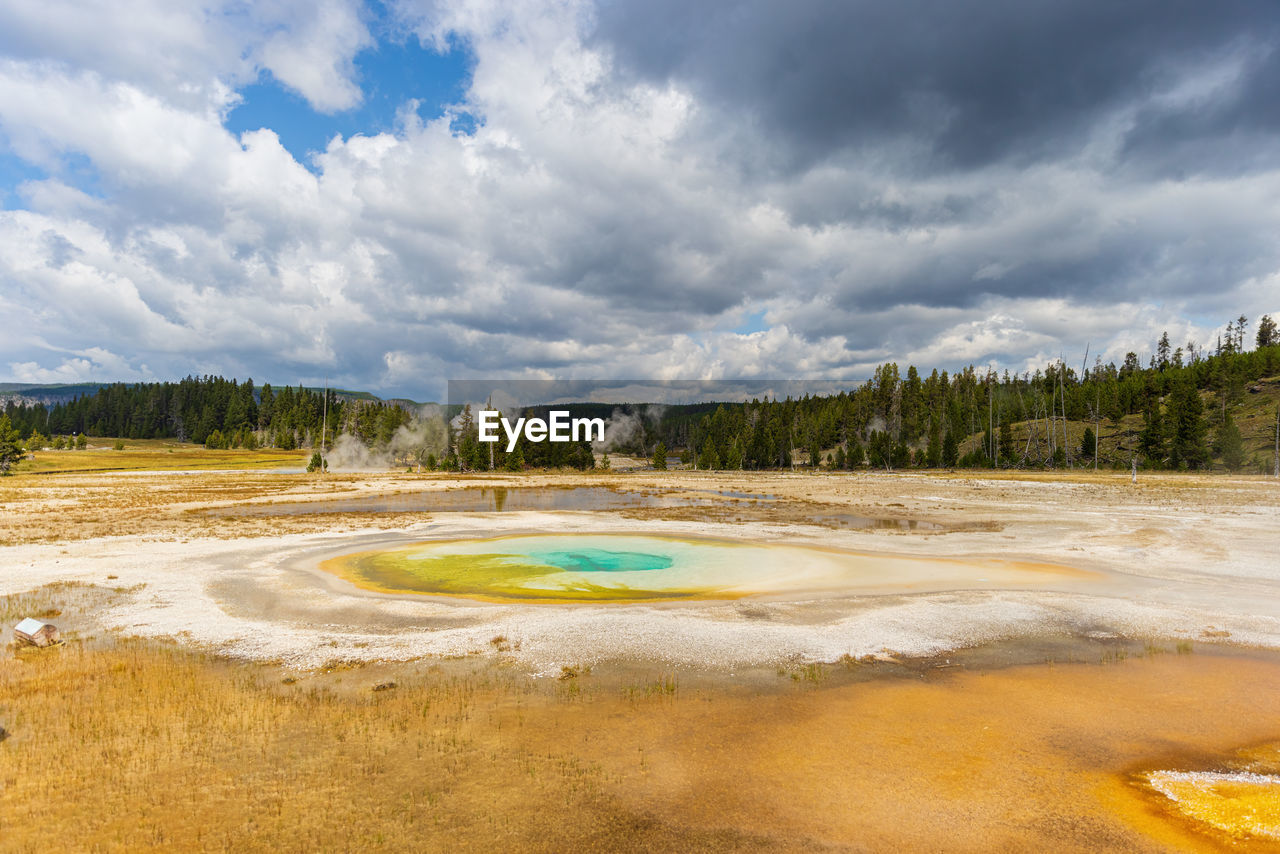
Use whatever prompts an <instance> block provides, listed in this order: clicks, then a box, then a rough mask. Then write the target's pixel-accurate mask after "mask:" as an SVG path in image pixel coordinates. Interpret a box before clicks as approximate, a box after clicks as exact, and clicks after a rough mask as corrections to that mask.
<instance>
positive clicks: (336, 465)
mask: <svg viewBox="0 0 1280 854" xmlns="http://www.w3.org/2000/svg"><path fill="white" fill-rule="evenodd" d="M447 443H448V431H447V430H446V429H445V423H444V414H443V412H442V411H441V409H440V407H439V406H437V405H435V404H431V403H429V404H426V405H425V406H422V407H420V408H419V409H418V411H417V413H416V414H415V416H414V418H413V420H412V421H410V422H409V423H408V424H402V425H400V426H399V427H397V428H396V432H395V435H393V436H392V437H391V441H390V442H389V443H388V444H387V446H386V447H385V448H370V447H369V446H368V445H366V444H365V443H364V442H362V441H360V439H359V438H357V437H356V436H352V435H351V434H349V433H343V434H342V435H340V436H339V437H338V438H337V440H336V441H335V442H334V443H333V449H332V450H330V451H329V453H328V454H327V455H326V459H327V461H328V463H329V470H330V471H386V470H387V469H389V468H391V467H393V466H398V465H414V466H421V465H422V464H423V463H424V462H425V461H426V459H427V455H428V454H434V455H435V456H436V457H442V456H444V453H445V450H446V445H447Z"/></svg>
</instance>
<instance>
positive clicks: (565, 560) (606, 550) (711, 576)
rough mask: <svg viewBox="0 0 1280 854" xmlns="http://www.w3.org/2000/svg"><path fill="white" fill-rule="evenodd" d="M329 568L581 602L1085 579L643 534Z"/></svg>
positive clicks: (435, 551) (465, 548) (383, 580)
mask: <svg viewBox="0 0 1280 854" xmlns="http://www.w3.org/2000/svg"><path fill="white" fill-rule="evenodd" d="M322 566H323V568H324V569H326V570H328V571H330V572H333V573H335V574H337V575H339V576H342V577H343V578H346V579H347V580H348V581H351V582H352V583H354V584H356V585H358V586H361V587H365V588H368V589H372V590H378V591H382V592H389V593H424V594H435V595H446V596H465V597H470V598H478V599H487V600H535V601H569V602H583V601H595V602H607V601H636V600H661V599H690V598H694V599H712V598H723V599H734V598H739V597H742V596H751V595H757V594H779V593H793V592H818V591H824V592H825V591H849V592H855V591H873V590H875V591H884V592H890V591H904V592H905V591H920V590H930V589H962V588H968V589H972V588H989V587H995V586H1005V585H1018V586H1021V585H1026V584H1039V583H1044V582H1045V581H1046V580H1049V579H1054V578H1056V579H1057V580H1059V581H1060V580H1062V576H1063V574H1064V573H1067V574H1070V573H1072V572H1074V571H1073V570H1067V569H1064V568H1060V567H1047V566H1043V565H1036V564H1020V563H1011V562H1005V561H960V560H945V559H938V558H913V557H899V556H883V555H864V554H857V553H854V552H847V551H841V550H836V549H824V548H819V547H815V546H802V545H774V544H761V543H752V542H743V541H738V540H712V539H693V538H683V537H665V536H653V535H634V534H546V535H517V536H506V537H490V538H484V539H468V540H440V541H432V542H423V543H416V544H413V545H409V546H405V547H401V548H394V549H386V550H379V551H370V552H359V553H356V554H350V555H344V556H342V557H338V558H333V559H331V560H329V561H325V562H324V564H322Z"/></svg>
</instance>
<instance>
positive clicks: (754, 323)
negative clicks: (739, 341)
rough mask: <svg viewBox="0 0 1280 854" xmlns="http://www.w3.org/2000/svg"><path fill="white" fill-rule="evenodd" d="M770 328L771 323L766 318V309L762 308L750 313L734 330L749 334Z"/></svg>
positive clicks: (741, 333) (740, 333)
mask: <svg viewBox="0 0 1280 854" xmlns="http://www.w3.org/2000/svg"><path fill="white" fill-rule="evenodd" d="M768 328H769V324H767V323H765V320H764V311H763V310H761V311H757V312H754V313H752V314H748V315H747V316H746V317H745V318H743V320H742V323H740V324H739V325H738V326H737V327H736V328H735V329H734V330H733V331H734V332H736V333H738V334H739V335H749V334H751V333H752V332H763V331H764V330H765V329H768Z"/></svg>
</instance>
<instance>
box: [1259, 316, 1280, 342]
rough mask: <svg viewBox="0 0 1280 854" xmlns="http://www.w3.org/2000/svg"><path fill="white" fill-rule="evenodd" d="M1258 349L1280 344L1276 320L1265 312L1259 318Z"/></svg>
mask: <svg viewBox="0 0 1280 854" xmlns="http://www.w3.org/2000/svg"><path fill="white" fill-rule="evenodd" d="M1257 344H1258V349H1259V350H1261V349H1262V348H1263V347H1270V346H1272V345H1274V344H1280V335H1277V334H1276V322H1275V321H1274V320H1272V319H1271V315H1269V314H1264V315H1262V317H1261V318H1259V319H1258V338H1257Z"/></svg>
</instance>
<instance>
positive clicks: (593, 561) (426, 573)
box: [325, 536, 710, 601]
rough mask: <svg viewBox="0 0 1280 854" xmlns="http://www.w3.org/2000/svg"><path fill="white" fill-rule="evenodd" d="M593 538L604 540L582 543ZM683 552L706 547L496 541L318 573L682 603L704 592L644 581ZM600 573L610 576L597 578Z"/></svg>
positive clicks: (444, 546) (513, 595)
mask: <svg viewBox="0 0 1280 854" xmlns="http://www.w3.org/2000/svg"><path fill="white" fill-rule="evenodd" d="M593 539H596V540H603V541H605V542H603V543H599V544H592V543H591V542H583V540H593ZM615 539H619V540H626V541H627V542H614V540H615ZM690 548H692V549H693V550H694V551H702V550H703V549H705V548H707V546H706V544H702V543H692V542H689V543H683V542H680V541H675V540H666V539H663V538H658V537H625V538H612V537H599V538H591V537H581V536H575V537H538V536H535V537H502V538H495V539H491V540H482V541H475V540H472V541H463V542H457V541H454V542H448V543H427V544H421V545H417V546H413V547H410V548H403V549H393V550H389V551H377V552H363V553H360V554H355V555H348V556H346V557H343V558H337V559H335V560H334V561H327V562H326V564H325V568H326V569H331V570H334V571H336V572H337V574H339V575H342V576H344V577H346V578H348V579H349V580H351V581H353V582H355V583H357V584H359V585H361V586H365V587H372V588H374V589H377V590H383V591H388V592H415V593H429V594H431V593H434V594H443V595H452V596H470V597H473V598H482V599H534V600H546V599H555V600H567V601H615V600H622V601H635V600H641V599H682V598H687V597H691V596H698V595H706V594H707V593H708V592H709V591H710V588H708V587H707V586H706V585H698V586H695V587H688V586H685V585H683V584H682V583H681V580H682V579H681V578H679V577H677V578H671V577H668V578H663V579H655V581H656V583H653V584H650V583H647V580H646V579H645V578H644V577H643V576H644V575H645V574H648V573H661V572H662V571H664V570H670V569H672V568H673V567H674V566H675V565H676V562H677V556H681V557H684V558H685V559H686V560H688V559H691V558H692V557H693V556H691V555H690V554H689V553H688V552H689V550H690ZM601 575H608V576H610V577H609V578H608V579H607V580H600V576H601ZM593 576H595V577H593ZM685 580H687V579H685Z"/></svg>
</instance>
